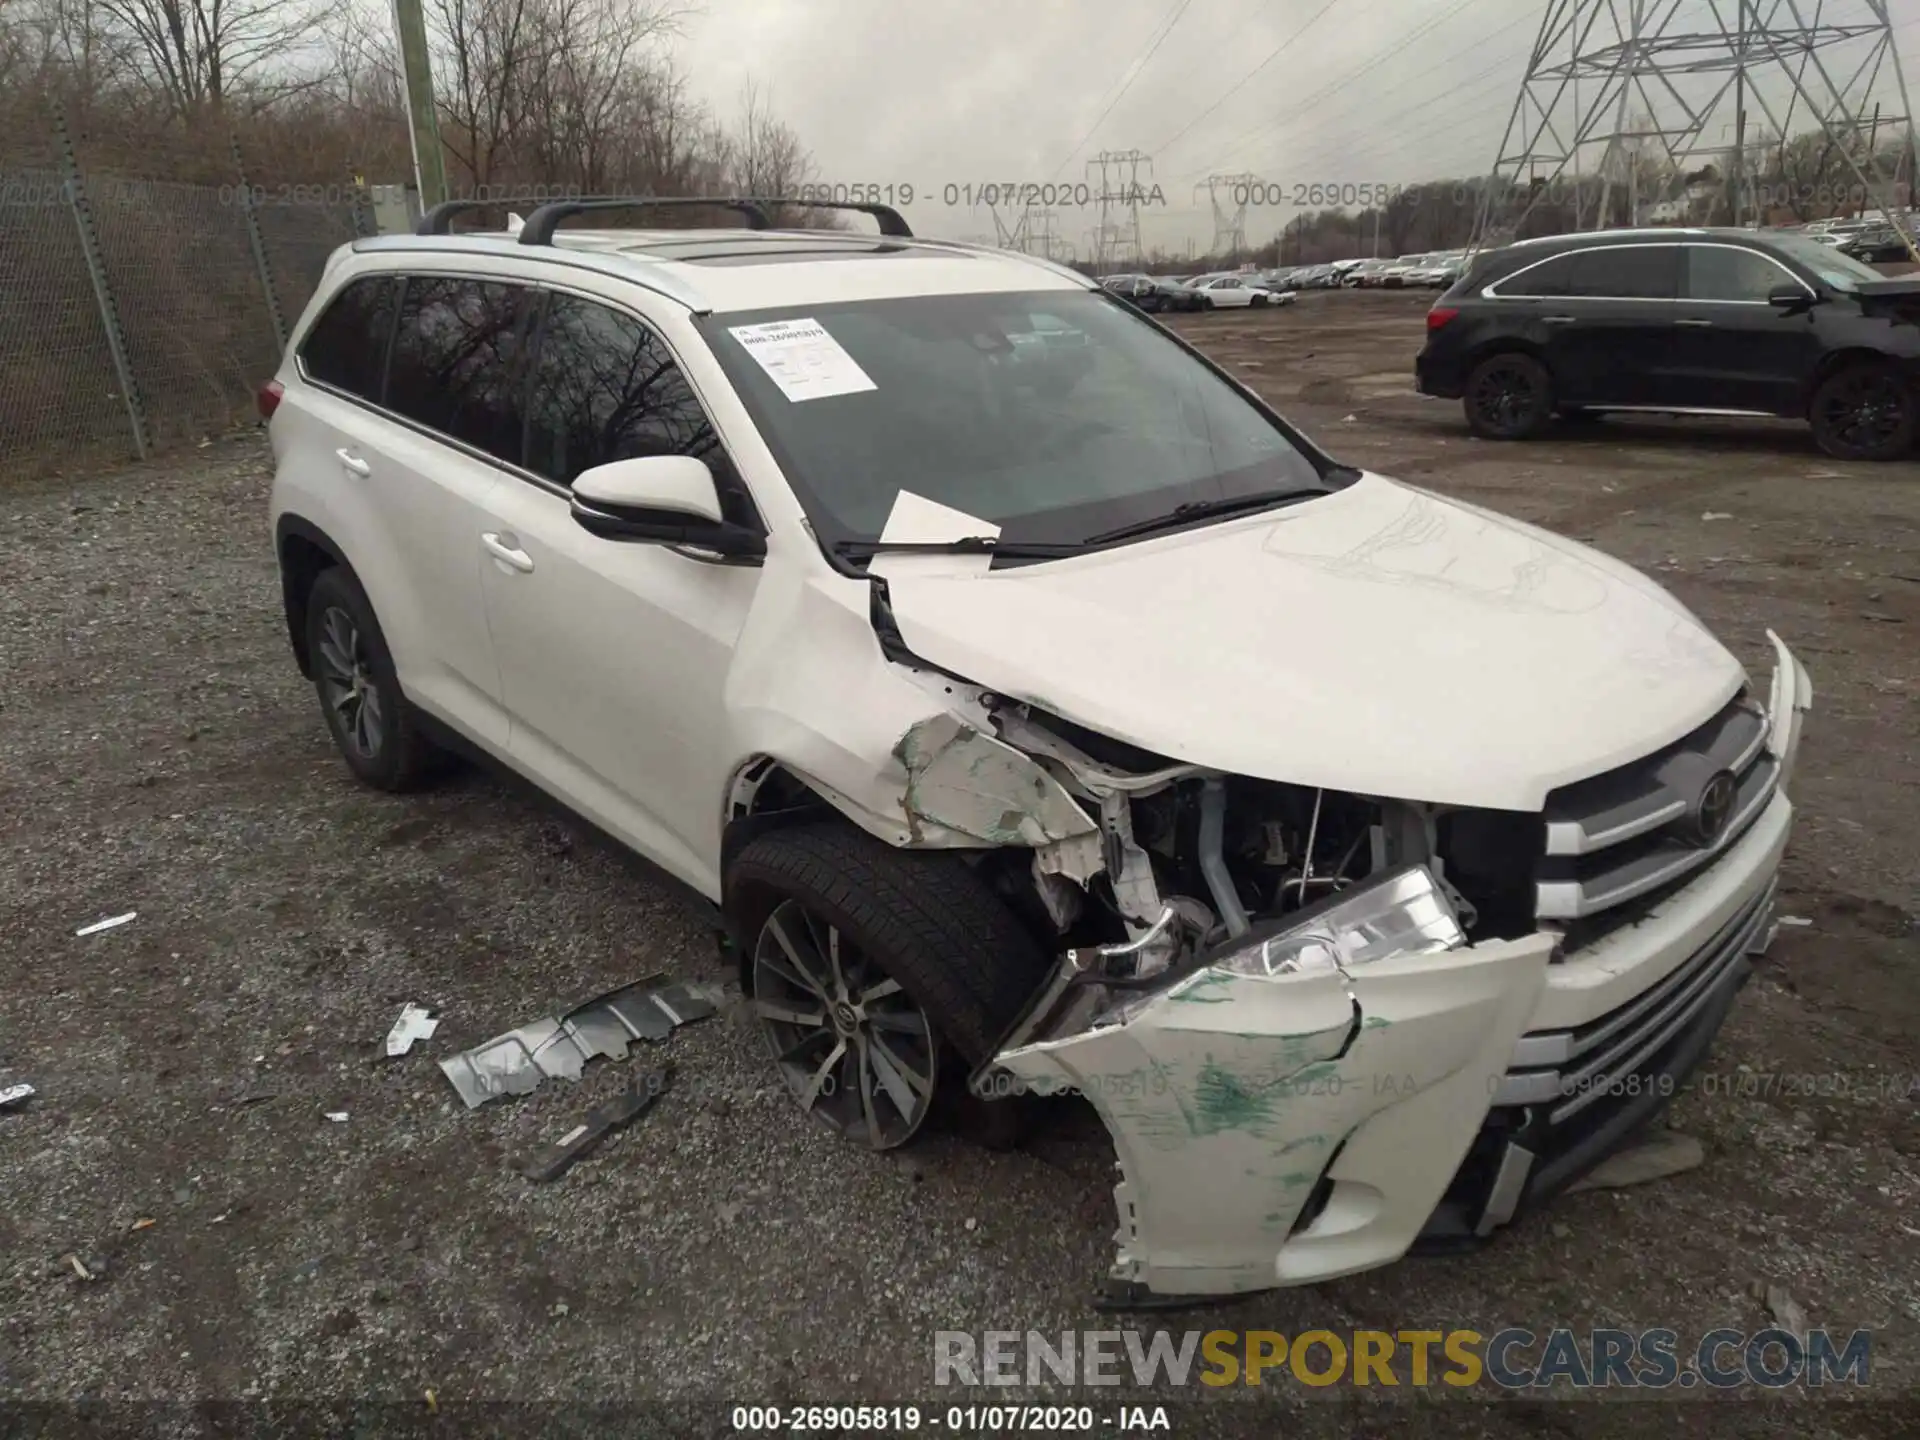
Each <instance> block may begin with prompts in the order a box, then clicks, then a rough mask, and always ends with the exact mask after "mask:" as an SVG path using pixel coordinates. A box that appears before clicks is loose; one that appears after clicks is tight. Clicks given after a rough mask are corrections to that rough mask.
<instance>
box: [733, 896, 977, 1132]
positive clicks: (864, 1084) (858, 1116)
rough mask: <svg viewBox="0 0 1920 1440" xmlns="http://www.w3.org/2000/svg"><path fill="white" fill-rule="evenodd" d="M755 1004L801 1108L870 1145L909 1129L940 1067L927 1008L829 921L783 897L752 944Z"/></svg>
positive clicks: (917, 1122) (922, 1115)
mask: <svg viewBox="0 0 1920 1440" xmlns="http://www.w3.org/2000/svg"><path fill="white" fill-rule="evenodd" d="M753 1007H754V1013H755V1014H756V1015H757V1016H758V1017H759V1019H760V1024H761V1027H762V1029H763V1030H764V1032H765V1034H766V1037H767V1047H768V1049H769V1050H770V1051H771V1053H772V1055H773V1058H774V1061H775V1063H776V1064H778V1065H779V1067H780V1073H781V1077H782V1078H783V1079H784V1080H785V1081H786V1084H787V1088H788V1089H789V1090H791V1091H792V1092H793V1095H794V1098H795V1099H797V1100H798V1101H799V1102H800V1108H801V1109H803V1110H805V1111H807V1112H808V1113H809V1114H811V1115H814V1116H816V1117H818V1118H819V1119H820V1120H822V1121H824V1122H825V1123H826V1124H828V1125H831V1126H832V1127H833V1128H834V1129H835V1130H837V1131H839V1132H840V1134H841V1135H843V1136H844V1137H846V1138H847V1139H849V1140H852V1141H855V1142H857V1143H859V1144H862V1145H866V1146H868V1147H869V1148H871V1149H874V1150H890V1149H892V1148H894V1147H895V1146H897V1145H903V1144H905V1143H906V1142H907V1141H908V1140H910V1139H912V1138H913V1136H914V1134H915V1133H916V1132H918V1130H919V1129H920V1126H921V1125H922V1124H923V1123H925V1121H926V1118H927V1113H928V1110H929V1108H930V1106H931V1104H932V1100H933V1089H934V1081H935V1078H936V1077H937V1075H938V1074H939V1061H940V1054H939V1041H938V1039H937V1037H936V1033H935V1031H934V1029H933V1026H932V1025H931V1023H929V1021H928V1020H927V1017H926V1015H925V1014H924V1013H923V1012H922V1011H921V1010H920V1007H919V1006H917V1005H915V1004H914V1003H913V1001H912V1000H910V999H909V998H908V997H907V994H906V992H905V991H904V990H902V989H901V988H900V983H899V982H898V981H897V980H894V979H891V978H890V977H888V976H887V975H886V974H884V973H883V972H882V971H881V970H880V969H879V967H878V966H877V965H876V964H875V963H874V962H873V959H872V957H871V956H868V955H866V954H865V953H863V952H862V951H861V950H860V949H859V948H858V947H857V946H855V945H854V944H853V943H852V942H851V941H850V940H848V939H847V938H846V936H845V935H843V934H842V933H841V932H840V931H839V930H838V929H837V928H835V927H834V926H833V925H831V924H829V923H827V922H826V921H825V920H823V919H821V918H820V917H819V916H816V915H814V914H813V913H812V912H810V911H809V910H808V909H807V908H806V906H805V905H804V904H803V903H802V902H800V901H799V900H783V901H781V903H780V904H779V905H778V906H776V907H775V908H774V911H773V913H772V914H771V915H769V916H768V917H767V920H766V923H765V924H764V925H762V926H761V927H760V935H759V938H758V939H757V940H756V941H755V943H754V951H753Z"/></svg>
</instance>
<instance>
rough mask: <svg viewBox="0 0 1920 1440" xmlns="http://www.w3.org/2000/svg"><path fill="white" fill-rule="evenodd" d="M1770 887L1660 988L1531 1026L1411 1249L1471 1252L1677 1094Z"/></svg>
mask: <svg viewBox="0 0 1920 1440" xmlns="http://www.w3.org/2000/svg"><path fill="white" fill-rule="evenodd" d="M1774 893H1775V884H1774V883H1773V882H1769V883H1768V885H1767V887H1766V888H1765V889H1764V890H1763V891H1762V892H1761V893H1760V894H1759V895H1757V896H1755V897H1754V898H1753V899H1752V900H1751V901H1749V902H1748V903H1747V904H1746V905H1745V906H1744V907H1743V908H1742V909H1741V910H1740V911H1739V912H1738V913H1737V914H1735V915H1734V916H1733V918H1732V919H1731V920H1729V921H1728V922H1727V923H1726V924H1725V925H1723V926H1722V927H1721V929H1720V930H1719V932H1718V933H1717V934H1715V935H1714V937H1713V938H1712V939H1711V940H1710V941H1708V942H1707V944H1706V945H1704V946H1702V947H1701V948H1700V949H1699V950H1698V951H1697V952H1696V953H1695V954H1694V955H1693V956H1692V957H1691V958H1690V959H1688V960H1687V962H1686V963H1685V964H1683V965H1681V966H1680V968H1679V969H1677V970H1675V971H1674V972H1673V974H1671V975H1669V976H1668V977H1667V978H1666V979H1665V980H1663V981H1661V982H1660V984H1658V985H1656V986H1654V987H1653V988H1652V989H1650V990H1646V991H1643V992H1642V993H1641V994H1639V995H1637V996H1635V997H1634V998H1633V999H1632V1000H1631V1001H1629V1002H1628V1003H1627V1004H1625V1005H1623V1006H1621V1007H1620V1008H1619V1009H1617V1010H1615V1011H1613V1012H1612V1013H1611V1014H1608V1015H1603V1016H1601V1017H1600V1018H1599V1019H1597V1020H1595V1021H1593V1022H1591V1023H1590V1024H1587V1025H1583V1026H1581V1027H1580V1028H1579V1029H1577V1030H1558V1031H1535V1032H1532V1033H1529V1034H1527V1035H1524V1036H1522V1037H1521V1039H1520V1041H1519V1043H1518V1044H1516V1045H1515V1046H1514V1053H1513V1062H1512V1067H1511V1068H1509V1069H1508V1071H1507V1072H1506V1074H1505V1076H1504V1077H1502V1079H1501V1080H1500V1082H1499V1084H1498V1086H1497V1087H1496V1088H1495V1090H1494V1097H1493V1108H1492V1109H1491V1110H1490V1111H1489V1112H1488V1114H1487V1118H1486V1122H1485V1124H1483V1125H1482V1126H1481V1129H1480V1134H1479V1135H1478V1136H1477V1137H1476V1138H1475V1140H1474V1143H1473V1147H1472V1149H1471V1150H1470V1151H1469V1152H1468V1154H1467V1159H1466V1162H1465V1163H1464V1164H1463V1165H1462V1166H1461V1168H1460V1173H1459V1175H1458V1176H1457V1177H1455V1179H1454V1182H1453V1184H1452V1185H1450V1186H1449V1187H1448V1189H1447V1194H1446V1196H1445V1198H1444V1199H1443V1200H1442V1201H1441V1202H1440V1205H1439V1207H1438V1208H1437V1209H1436V1210H1435V1211H1434V1214H1433V1217H1432V1218H1431V1219H1430V1220H1429V1221H1428V1222H1427V1226H1426V1228H1425V1229H1424V1230H1423V1231H1422V1233H1421V1236H1420V1239H1419V1242H1418V1243H1417V1244H1416V1246H1415V1251H1416V1253H1426V1254H1432V1253H1436V1252H1439V1253H1444V1252H1447V1251H1453V1250H1460V1249H1468V1248H1472V1247H1473V1246H1474V1245H1476V1244H1478V1243H1479V1242H1481V1241H1483V1240H1484V1239H1486V1238H1487V1237H1488V1236H1490V1235H1491V1234H1492V1233H1493V1232H1494V1231H1495V1230H1497V1229H1499V1228H1500V1227H1501V1226H1503V1225H1506V1224H1508V1223H1510V1222H1511V1221H1513V1220H1514V1219H1515V1218H1517V1217H1518V1216H1519V1215H1520V1214H1521V1212H1522V1211H1524V1210H1526V1209H1528V1208H1529V1207H1531V1206H1533V1205H1537V1204H1539V1203H1540V1202H1541V1201H1543V1200H1545V1199H1547V1198H1548V1197H1549V1196H1551V1195H1552V1194H1554V1193H1555V1192H1556V1191H1559V1190H1562V1189H1564V1188H1566V1186H1568V1185H1570V1184H1571V1183H1573V1181H1575V1180H1577V1179H1579V1178H1580V1177H1581V1176H1582V1175H1584V1174H1586V1173H1587V1171H1589V1170H1591V1169H1592V1168H1593V1167H1594V1166H1595V1165H1597V1164H1599V1163H1600V1162H1601V1161H1602V1160H1604V1159H1606V1158H1607V1156H1609V1155H1611V1154H1612V1153H1613V1152H1614V1151H1616V1150H1618V1149H1620V1148H1622V1147H1623V1146H1624V1145H1625V1144H1626V1143H1627V1142H1628V1141H1629V1140H1631V1139H1632V1138H1633V1136H1634V1135H1635V1134H1636V1133H1637V1132H1638V1131H1640V1130H1641V1129H1643V1128H1644V1127H1645V1126H1646V1124H1647V1123H1648V1122H1649V1121H1650V1120H1652V1119H1653V1118H1654V1117H1655V1116H1656V1115H1658V1114H1659V1112H1660V1111H1661V1110H1662V1109H1664V1108H1665V1107H1666V1105H1667V1104H1668V1102H1669V1101H1670V1100H1671V1099H1672V1098H1673V1097H1674V1096H1675V1095H1676V1094H1678V1093H1679V1091H1680V1088H1681V1086H1683V1085H1684V1084H1685V1083H1686V1081H1687V1079H1688V1077H1689V1076H1690V1075H1692V1073H1693V1071H1694V1070H1695V1069H1696V1068H1698V1066H1699V1064H1700V1062H1701V1060H1703V1059H1704V1058H1705V1057H1706V1054H1707V1052H1708V1050H1709V1049H1710V1048H1711V1047H1712V1045H1713V1040H1714V1036H1715V1035H1716V1034H1718V1033H1719V1030H1720V1027H1721V1025H1722V1024H1723V1023H1724V1022H1725V1020H1726V1018H1727V1012H1728V1011H1729V1010H1730V1009H1731V1008H1732V1006H1733V1000H1734V996H1735V995H1737V994H1738V993H1739V991H1740V988H1741V987H1742V986H1743V985H1745V984H1746V982H1747V979H1748V977H1749V975H1751V973H1752V966H1751V963H1750V961H1749V956H1751V955H1753V954H1756V953H1758V952H1760V951H1763V950H1765V949H1766V947H1767V944H1768V943H1769V942H1770V941H1771V940H1772V938H1773V930H1774V926H1773V909H1774Z"/></svg>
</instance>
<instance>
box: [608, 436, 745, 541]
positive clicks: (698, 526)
mask: <svg viewBox="0 0 1920 1440" xmlns="http://www.w3.org/2000/svg"><path fill="white" fill-rule="evenodd" d="M573 518H574V522H575V523H576V524H577V525H579V526H580V528H581V529H583V530H585V531H587V532H588V533H589V534H591V535H598V536H599V537H600V538H601V539H603V540H626V541H634V542H638V543H641V544H653V545H683V546H687V547H689V548H692V549H696V550H709V551H712V552H713V553H715V554H718V555H726V556H730V557H738V558H742V559H745V558H757V557H759V556H762V555H765V554H766V553H767V542H766V537H765V536H763V535H761V534H759V533H758V532H757V531H754V530H750V529H748V528H747V527H745V526H743V525H734V524H731V523H729V522H728V521H727V520H726V519H725V518H724V516H723V515H722V514H721V510H720V493H719V490H718V488H717V487H716V486H715V485H714V483H713V472H712V471H711V470H709V469H708V468H707V465H706V462H705V461H704V460H701V459H699V458H697V457H695V456H692V455H638V456H635V457H633V458H632V459H629V460H614V461H610V462H609V463H607V464H605V465H596V466H594V467H593V468H592V469H591V470H585V471H582V472H581V473H580V475H579V476H578V477H576V478H575V480H574V482H573Z"/></svg>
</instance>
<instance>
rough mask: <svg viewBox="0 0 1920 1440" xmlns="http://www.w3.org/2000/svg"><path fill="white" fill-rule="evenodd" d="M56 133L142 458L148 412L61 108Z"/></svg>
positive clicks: (102, 321)
mask: <svg viewBox="0 0 1920 1440" xmlns="http://www.w3.org/2000/svg"><path fill="white" fill-rule="evenodd" d="M53 130H54V136H55V138H56V139H57V140H58V141H59V143H60V169H61V172H62V176H63V178H64V179H65V181H66V192H67V204H68V205H70V206H71V207H72V208H73V223H74V225H75V226H76V227H77V228H78V229H79V231H80V253H81V254H82V255H83V256H85V258H86V262H87V279H89V280H90V281H92V282H93V299H94V303H95V304H96V305H98V306H99V307H100V326H101V328H102V329H103V330H105V331H106V332H107V350H108V353H109V354H111V355H112V356H113V369H114V373H115V374H116V375H118V376H119V378H120V396H121V398H122V399H123V400H125V401H126V402H127V421H128V423H129V424H131V425H132V426H133V448H134V450H135V451H136V452H137V453H138V454H139V456H140V458H141V459H142V460H144V459H146V458H147V452H148V448H149V446H148V443H147V414H146V411H145V409H144V408H143V407H142V406H141V404H140V390H139V387H137V386H136V385H135V384H134V383H133V367H132V366H131V365H130V364H128V363H127V337H126V332H125V331H124V330H122V329H121V328H120V309H119V307H118V306H117V305H115V304H114V303H113V290H112V287H110V286H109V285H108V284H107V267H106V265H105V263H104V262H103V261H102V260H101V258H100V236H99V233H98V232H97V231H95V229H94V227H93V208H92V207H91V206H90V205H89V204H88V203H87V187H86V184H85V182H84V181H83V180H82V178H81V175H80V161H79V158H78V157H77V156H76V155H75V154H74V152H73V136H72V135H71V134H69V133H68V131H67V117H66V116H65V114H63V113H62V112H60V111H59V110H55V111H54V115H53Z"/></svg>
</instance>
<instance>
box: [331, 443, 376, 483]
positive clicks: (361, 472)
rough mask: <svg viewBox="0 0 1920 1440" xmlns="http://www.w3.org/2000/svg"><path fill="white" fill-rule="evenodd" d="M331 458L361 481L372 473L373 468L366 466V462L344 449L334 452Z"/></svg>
mask: <svg viewBox="0 0 1920 1440" xmlns="http://www.w3.org/2000/svg"><path fill="white" fill-rule="evenodd" d="M333 458H334V459H336V460H338V461H339V462H340V464H341V465H342V466H343V467H345V468H346V469H348V470H351V471H352V472H353V473H354V474H355V475H358V476H359V477H360V478H361V479H363V480H364V479H366V477H367V476H369V475H371V474H372V473H373V467H372V466H371V465H369V464H367V462H366V461H364V460H362V459H361V458H360V457H359V456H358V455H356V454H354V453H353V452H352V451H351V450H348V449H346V448H344V447H342V448H341V449H339V450H336V451H334V452H333Z"/></svg>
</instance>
